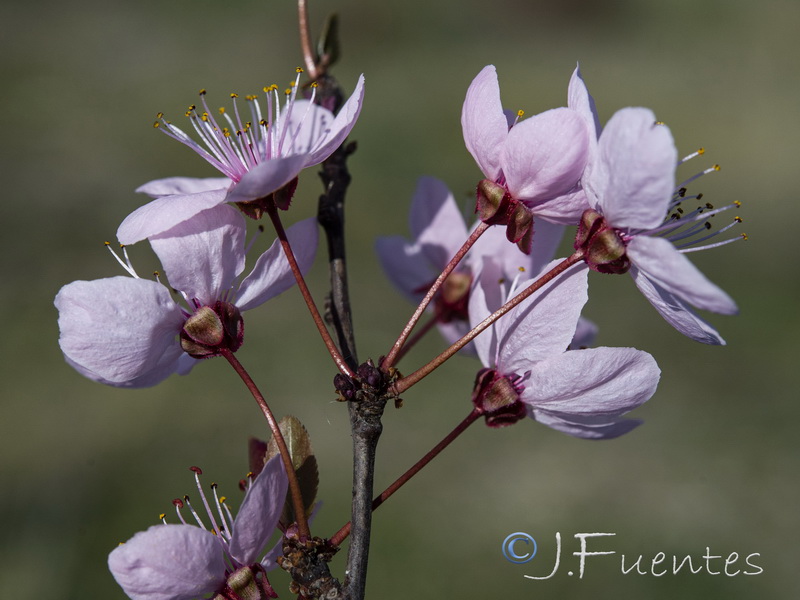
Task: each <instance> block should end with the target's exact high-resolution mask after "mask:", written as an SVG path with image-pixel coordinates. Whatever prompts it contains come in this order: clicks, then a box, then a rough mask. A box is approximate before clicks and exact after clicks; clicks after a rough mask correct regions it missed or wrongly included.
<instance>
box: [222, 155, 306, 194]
mask: <svg viewBox="0 0 800 600" xmlns="http://www.w3.org/2000/svg"><path fill="white" fill-rule="evenodd" d="M306 159H307V156H306V155H305V154H296V155H294V156H284V157H281V158H272V159H270V160H266V161H264V162H262V163H259V164H257V165H256V166H255V167H253V168H252V169H250V170H249V171H248V172H247V173H245V174H244V175H243V176H242V178H241V179H240V180H239V183H237V184H236V185H234V186H233V187H232V188H231V189H230V192H228V197H227V198H226V200H227V201H228V202H251V201H253V200H260V199H261V198H266V197H267V196H269V195H270V194H272V193H273V192H275V191H276V190H278V189H280V188H282V187H283V186H284V185H286V184H287V183H289V182H290V181H291V180H292V179H294V178H295V177H297V175H298V174H299V173H300V171H302V170H303V167H305V166H306Z"/></svg>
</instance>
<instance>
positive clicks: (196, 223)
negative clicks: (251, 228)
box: [150, 204, 245, 305]
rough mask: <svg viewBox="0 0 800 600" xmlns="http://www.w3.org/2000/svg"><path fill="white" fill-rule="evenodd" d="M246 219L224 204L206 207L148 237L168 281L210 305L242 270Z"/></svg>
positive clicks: (223, 292) (220, 297)
mask: <svg viewBox="0 0 800 600" xmlns="http://www.w3.org/2000/svg"><path fill="white" fill-rule="evenodd" d="M244 236H245V223H244V217H243V216H242V214H241V213H240V212H239V211H238V210H236V209H235V208H233V207H231V206H228V205H227V204H223V205H221V206H215V207H214V208H209V209H208V210H204V211H203V212H201V213H199V214H197V215H195V216H194V217H192V218H191V219H188V220H186V221H184V222H182V223H180V224H178V225H176V226H175V227H173V228H172V229H169V230H167V231H165V232H163V233H160V234H158V235H156V236H153V237H152V238H150V244H151V245H152V246H153V251H154V252H155V253H156V254H157V255H158V258H159V259H160V260H161V264H162V266H163V267H164V270H165V271H166V274H167V278H168V279H169V284H170V285H171V286H172V287H173V288H175V289H177V290H180V291H182V292H183V293H184V294H186V295H187V296H188V297H189V298H190V299H191V298H197V299H198V300H199V301H200V303H201V304H203V305H210V304H213V303H214V302H215V301H217V300H224V299H225V293H226V292H228V291H229V290H230V289H231V286H232V284H233V282H234V280H235V279H236V277H238V275H239V274H240V273H241V272H242V271H243V270H244Z"/></svg>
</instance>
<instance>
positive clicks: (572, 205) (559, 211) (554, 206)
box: [534, 185, 589, 225]
mask: <svg viewBox="0 0 800 600" xmlns="http://www.w3.org/2000/svg"><path fill="white" fill-rule="evenodd" d="M587 208H589V202H588V200H587V197H586V192H585V191H584V190H583V188H581V187H580V185H579V186H577V187H575V188H573V189H572V190H570V191H569V192H567V193H565V194H562V195H560V196H556V197H555V198H553V199H550V200H544V201H543V202H540V203H538V204H537V205H536V206H535V207H534V210H535V212H536V216H537V217H541V218H540V219H538V220H537V221H536V223H537V224H538V223H541V222H542V219H546V220H547V221H549V222H550V223H557V224H559V225H575V224H576V223H577V222H578V221H580V218H581V215H582V214H583V211H585V210H586V209H587Z"/></svg>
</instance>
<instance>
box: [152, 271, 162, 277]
mask: <svg viewBox="0 0 800 600" xmlns="http://www.w3.org/2000/svg"><path fill="white" fill-rule="evenodd" d="M153 275H154V276H155V277H161V271H153Z"/></svg>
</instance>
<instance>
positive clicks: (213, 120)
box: [117, 73, 364, 244]
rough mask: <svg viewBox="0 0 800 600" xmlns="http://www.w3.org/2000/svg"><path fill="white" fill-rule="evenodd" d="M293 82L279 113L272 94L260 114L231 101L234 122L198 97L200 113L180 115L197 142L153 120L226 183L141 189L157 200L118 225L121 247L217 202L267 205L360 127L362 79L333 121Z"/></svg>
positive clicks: (253, 105)
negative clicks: (269, 198) (302, 95)
mask: <svg viewBox="0 0 800 600" xmlns="http://www.w3.org/2000/svg"><path fill="white" fill-rule="evenodd" d="M299 77H300V75H299V73H298V79H297V81H295V84H294V85H293V86H292V87H291V88H290V89H288V90H286V100H285V103H284V105H283V106H281V102H280V97H279V93H278V89H277V86H271V87H268V88H264V93H265V94H266V104H265V107H264V109H263V110H262V106H261V104H260V103H259V100H258V97H257V96H247V97H246V98H245V102H246V103H247V105H248V108H247V109H246V110H240V101H238V96H237V95H236V94H232V95H231V98H232V99H233V111H231V113H232V114H231V113H229V112H227V111H225V110H224V109H220V110H219V114H218V115H217V116H215V115H214V112H213V111H211V110H209V107H208V105H207V104H206V99H205V95H206V94H205V90H203V91H201V92H200V101H201V103H202V109H201V108H198V107H196V106H191V107H190V108H189V110H188V111H187V113H186V115H187V117H189V120H190V122H191V124H192V127H193V128H194V130H195V133H196V134H197V137H198V138H199V139H200V142H197V141H195V139H193V138H192V137H191V136H190V135H188V134H186V133H185V132H183V131H182V130H181V129H179V128H178V127H176V126H175V125H173V124H172V123H170V122H169V121H167V120H166V119H165V118H164V117H163V116H162V115H159V121H157V122H156V127H158V128H159V129H161V130H162V131H163V132H164V133H166V134H167V135H169V136H170V137H173V138H175V139H176V140H178V141H179V142H181V143H183V144H186V145H187V146H189V147H190V148H191V149H192V150H194V151H195V152H197V153H198V154H199V155H200V156H202V157H203V158H204V159H205V160H206V161H208V162H209V163H210V164H211V165H212V166H213V167H214V168H216V169H217V170H219V171H220V172H221V173H222V174H223V175H224V176H225V177H223V178H212V179H195V178H190V177H171V178H168V179H159V180H156V181H151V182H150V183H147V184H145V185H143V186H142V187H140V188H139V189H138V190H137V191H138V192H143V193H145V194H148V195H149V196H151V197H152V198H155V200H153V201H152V202H150V203H149V204H146V205H145V206H143V207H141V208H139V209H138V210H136V211H134V212H133V213H131V214H130V215H128V217H127V218H126V219H125V220H124V221H123V222H122V224H121V225H120V227H119V229H118V230H117V238H118V239H119V241H120V243H122V244H133V243H135V242H138V241H141V240H143V239H145V238H148V237H151V236H153V235H156V234H158V233H162V232H164V231H166V230H168V229H170V228H172V227H173V226H175V225H177V224H178V223H181V222H182V221H185V220H186V219H189V218H190V217H192V216H193V215H195V214H197V213H199V212H200V211H203V210H205V209H207V208H211V207H212V206H217V205H218V204H222V203H223V202H239V203H247V202H251V201H255V200H259V199H262V198H265V197H267V196H269V195H270V194H272V193H273V192H275V191H277V190H279V189H280V188H283V187H284V186H286V185H287V184H291V182H292V181H293V180H294V179H295V178H296V177H297V175H298V174H299V173H300V171H302V170H303V169H305V168H306V167H311V166H314V165H317V164H319V163H321V162H322V161H324V160H325V159H326V158H328V157H329V156H330V155H331V154H332V153H333V152H334V151H335V150H336V149H337V148H338V147H339V146H340V145H341V144H342V142H343V141H344V140H345V138H346V137H347V136H348V134H349V133H350V130H351V129H352V128H353V126H354V125H355V122H356V120H357V119H358V116H359V114H360V112H361V106H362V103H363V100H364V77H363V75H362V76H361V77H360V78H359V80H358V84H357V85H356V89H355V91H354V92H353V94H352V95H351V96H350V98H349V99H348V100H347V102H345V104H344V106H342V109H341V110H340V111H339V114H337V115H336V116H334V115H333V113H331V112H330V111H329V110H328V109H326V108H323V107H321V106H319V105H317V104H314V101H313V96H312V98H311V100H297V99H296V95H297V90H298V85H297V83H298V82H299Z"/></svg>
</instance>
